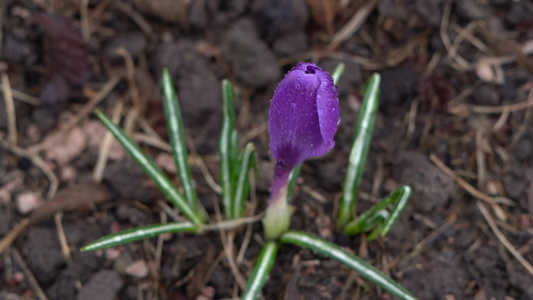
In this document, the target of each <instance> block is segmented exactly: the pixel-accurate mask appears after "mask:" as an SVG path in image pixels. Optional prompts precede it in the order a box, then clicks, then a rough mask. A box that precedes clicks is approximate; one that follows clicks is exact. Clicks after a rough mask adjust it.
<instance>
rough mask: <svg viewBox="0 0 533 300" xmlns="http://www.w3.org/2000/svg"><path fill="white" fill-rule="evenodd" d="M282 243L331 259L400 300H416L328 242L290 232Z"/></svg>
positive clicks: (368, 265)
mask: <svg viewBox="0 0 533 300" xmlns="http://www.w3.org/2000/svg"><path fill="white" fill-rule="evenodd" d="M281 242H282V243H286V244H293V245H296V246H299V247H302V248H306V249H309V250H311V251H314V252H316V253H319V254H322V255H324V256H327V257H331V258H333V259H335V260H337V261H339V262H341V263H342V264H344V265H346V266H347V267H348V268H350V269H352V270H354V271H355V272H357V273H359V275H361V277H363V278H366V279H367V280H369V281H371V282H373V283H375V284H377V285H379V286H381V287H382V288H383V289H385V290H386V291H388V292H389V293H391V294H393V295H395V296H396V297H398V298H400V299H404V300H413V299H416V297H414V296H413V295H412V294H411V293H409V292H408V291H407V290H406V289H404V288H403V287H401V286H400V285H399V284H398V283H397V282H395V281H394V280H392V279H391V278H390V277H388V276H387V275H385V274H383V273H382V272H381V271H380V270H378V269H376V268H374V267H373V266H371V265H370V264H368V263H367V262H365V261H363V260H361V259H360V258H358V257H357V256H355V255H353V254H350V253H348V252H347V251H346V250H344V249H342V248H341V247H339V246H337V245H335V244H332V243H330V242H328V241H325V240H322V239H320V238H318V237H315V236H312V235H309V234H307V233H304V232H298V231H288V232H286V233H284V234H283V235H282V236H281Z"/></svg>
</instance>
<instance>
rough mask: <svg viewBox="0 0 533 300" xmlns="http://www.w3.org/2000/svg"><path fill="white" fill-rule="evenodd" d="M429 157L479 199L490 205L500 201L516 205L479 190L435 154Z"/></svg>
mask: <svg viewBox="0 0 533 300" xmlns="http://www.w3.org/2000/svg"><path fill="white" fill-rule="evenodd" d="M429 158H430V159H431V161H433V163H435V164H436V165H437V167H439V168H440V169H441V170H442V171H443V172H444V173H446V174H448V176H450V177H452V178H453V179H454V180H455V182H457V183H458V184H459V185H460V186H461V187H462V188H463V189H465V190H466V191H467V192H468V193H469V194H470V195H472V196H474V197H476V198H478V199H481V200H483V201H485V202H487V203H488V204H490V205H495V204H498V203H500V204H505V205H509V206H513V205H514V203H513V202H512V201H511V200H509V199H507V198H504V197H496V198H493V197H489V196H487V195H485V194H483V193H482V192H481V191H479V190H478V189H476V188H475V187H473V186H472V185H471V184H469V183H468V182H466V181H465V180H464V179H462V178H461V177H459V176H458V175H457V174H455V172H454V171H453V170H452V169H450V168H449V167H448V166H446V165H445V164H444V163H443V162H442V161H441V160H440V159H439V158H438V157H437V156H436V155H435V154H431V155H430V156H429Z"/></svg>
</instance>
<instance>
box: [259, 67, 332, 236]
mask: <svg viewBox="0 0 533 300" xmlns="http://www.w3.org/2000/svg"><path fill="white" fill-rule="evenodd" d="M337 94H338V88H337V87H336V86H335V84H334V83H333V78H332V77H331V76H330V75H329V74H328V73H327V72H324V71H322V69H320V68H319V67H318V66H316V65H315V64H313V63H300V64H298V65H297V66H296V67H294V68H293V69H292V70H291V71H289V73H287V75H285V78H283V80H282V81H281V82H280V83H279V85H278V87H277V88H276V90H275V91H274V96H273V97H272V103H271V105H270V111H269V116H268V126H269V132H270V150H271V151H272V157H273V158H274V160H275V162H276V166H275V171H274V178H273V179H272V186H271V198H270V202H269V206H270V210H267V218H265V219H269V218H271V219H274V218H272V216H269V214H271V213H270V211H273V208H274V207H284V209H285V207H287V205H286V204H285V205H280V204H279V201H283V202H286V187H287V179H288V177H289V174H290V172H291V170H292V169H293V168H294V167H296V166H297V165H299V164H300V163H302V162H303V161H304V160H306V159H307V158H311V157H316V156H321V155H324V154H326V153H327V152H328V151H329V150H330V149H331V148H333V147H334V146H335V141H334V140H333V137H334V136H335V132H336V131H337V126H338V124H339V113H340V109H339V98H338V96H337ZM278 221H279V220H278ZM264 223H265V222H264ZM286 223H287V224H288V221H287V222H286ZM267 227H268V226H267V224H266V223H265V229H266V230H265V231H268V229H267ZM278 227H279V226H278ZM287 227H288V225H287ZM285 230H286V229H285ZM267 235H270V236H275V235H276V234H267Z"/></svg>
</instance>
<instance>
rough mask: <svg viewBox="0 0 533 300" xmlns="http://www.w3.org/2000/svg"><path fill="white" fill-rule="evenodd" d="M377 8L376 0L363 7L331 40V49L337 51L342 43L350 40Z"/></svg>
mask: <svg viewBox="0 0 533 300" xmlns="http://www.w3.org/2000/svg"><path fill="white" fill-rule="evenodd" d="M376 6H377V1H376V0H371V1H368V2H367V3H366V4H365V5H363V6H362V7H361V8H360V9H359V10H358V11H357V12H356V13H355V14H354V15H353V17H352V18H351V19H350V21H348V23H346V25H344V27H342V28H341V30H339V31H338V32H337V33H336V34H335V35H334V36H333V38H332V39H331V42H330V43H329V49H331V50H333V49H335V48H336V47H337V46H338V45H339V44H340V43H342V42H344V41H345V40H347V39H348V38H350V37H351V36H352V35H353V34H354V33H355V32H356V31H357V30H358V29H359V28H360V27H361V25H363V23H364V22H365V20H366V18H367V17H368V15H369V14H370V13H371V12H372V10H374V8H375V7H376Z"/></svg>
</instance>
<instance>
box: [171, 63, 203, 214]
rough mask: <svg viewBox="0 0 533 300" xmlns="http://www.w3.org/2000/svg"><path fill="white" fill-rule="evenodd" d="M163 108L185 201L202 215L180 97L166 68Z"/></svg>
mask: <svg viewBox="0 0 533 300" xmlns="http://www.w3.org/2000/svg"><path fill="white" fill-rule="evenodd" d="M163 106H164V108H165V118H166V121H167V127H168V133H169V134H168V135H169V138H170V145H171V146H172V154H173V155H174V161H175V162H176V167H177V168H178V175H179V177H180V179H181V185H182V186H183V193H184V194H185V199H187V202H188V203H189V204H190V205H191V206H192V207H193V208H195V209H196V210H197V211H198V213H199V214H200V213H202V211H201V210H200V209H199V204H198V198H197V196H196V191H195V190H194V185H193V182H192V176H191V168H190V167H189V161H188V154H187V146H186V144H185V131H184V126H183V119H182V117H181V110H180V106H179V102H178V96H177V95H176V90H175V89H174V84H173V83H172V77H171V76H170V73H169V71H168V69H166V68H165V69H164V70H163Z"/></svg>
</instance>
